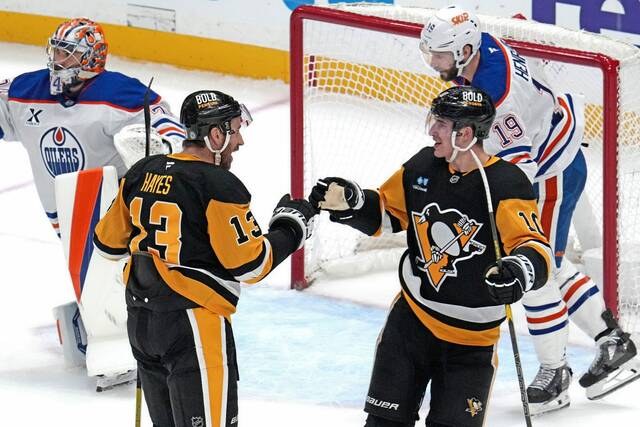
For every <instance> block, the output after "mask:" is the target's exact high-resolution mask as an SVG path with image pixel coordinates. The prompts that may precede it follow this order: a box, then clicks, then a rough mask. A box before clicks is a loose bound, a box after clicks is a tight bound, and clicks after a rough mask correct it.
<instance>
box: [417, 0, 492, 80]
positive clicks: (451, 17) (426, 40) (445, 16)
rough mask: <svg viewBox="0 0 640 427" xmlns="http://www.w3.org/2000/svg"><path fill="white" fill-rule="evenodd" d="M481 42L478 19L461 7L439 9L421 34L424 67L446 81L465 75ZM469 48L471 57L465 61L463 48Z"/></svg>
mask: <svg viewBox="0 0 640 427" xmlns="http://www.w3.org/2000/svg"><path fill="white" fill-rule="evenodd" d="M480 43H481V32H480V28H479V26H478V18H477V17H476V16H475V15H474V14H473V13H472V12H469V11H466V10H464V9H462V8H460V7H458V6H449V7H445V8H443V9H440V10H438V11H437V12H436V13H435V14H434V15H433V16H432V17H431V19H429V21H428V22H427V23H426V24H425V26H424V28H423V29H422V32H421V33H420V52H421V53H422V58H423V60H424V62H425V64H426V65H427V67H429V68H431V69H433V70H435V71H436V72H437V73H438V74H439V75H440V78H442V79H443V80H445V81H451V80H453V79H454V78H456V77H457V76H459V75H460V74H461V73H462V69H463V68H464V67H465V66H466V65H468V64H469V62H470V61H471V59H473V57H474V56H475V55H476V54H477V53H478V50H479V49H480ZM467 45H470V46H471V55H469V58H467V60H466V61H465V59H464V47H465V46H467Z"/></svg>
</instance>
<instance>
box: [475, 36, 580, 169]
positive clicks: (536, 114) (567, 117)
mask: <svg viewBox="0 0 640 427" xmlns="http://www.w3.org/2000/svg"><path fill="white" fill-rule="evenodd" d="M539 65H540V64H538V62H537V61H529V60H527V59H525V58H523V57H522V56H520V55H519V54H518V53H517V52H516V51H515V50H514V49H512V48H511V47H510V46H508V45H507V44H506V43H504V42H503V41H502V40H500V39H498V38H496V37H493V36H492V35H490V34H488V33H482V44H481V46H480V63H479V65H478V69H477V71H476V73H475V75H474V77H473V81H472V82H471V84H472V86H475V87H477V88H480V89H482V90H484V91H485V92H487V93H488V94H489V95H491V97H492V99H493V101H494V103H495V104H496V109H497V111H496V118H495V121H494V123H493V125H492V127H491V133H490V136H489V139H488V140H486V141H485V142H484V148H485V150H486V151H487V152H488V153H490V154H495V155H498V156H499V157H501V158H503V159H504V160H507V161H509V162H511V163H515V164H517V165H518V166H519V167H520V168H521V169H522V170H523V171H524V172H525V173H526V174H527V176H528V177H529V179H530V180H531V181H532V182H533V181H538V180H542V179H544V178H547V177H550V176H553V175H557V174H558V173H560V172H561V171H562V170H563V169H565V168H566V167H567V166H568V165H569V163H571V161H572V160H573V158H574V157H575V155H576V153H577V152H578V150H579V149H580V144H581V142H582V138H583V131H584V100H583V97H582V96H580V95H572V94H559V93H554V91H553V89H552V88H550V87H549V85H548V84H547V83H546V78H545V76H544V72H543V70H542V68H541V67H540V66H539Z"/></svg>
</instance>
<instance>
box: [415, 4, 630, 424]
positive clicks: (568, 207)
mask: <svg viewBox="0 0 640 427" xmlns="http://www.w3.org/2000/svg"><path fill="white" fill-rule="evenodd" d="M420 51H421V53H422V55H423V58H424V60H425V63H426V64H427V65H428V66H429V67H430V68H431V69H433V70H435V71H436V72H437V73H438V74H439V77H440V78H441V79H442V80H445V81H448V82H453V83H455V84H465V85H472V86H475V87H478V88H480V89H482V90H484V91H486V92H487V93H489V95H490V96H491V97H492V98H493V100H494V102H495V104H496V108H497V113H496V118H495V121H494V123H493V125H492V128H491V130H492V132H491V134H490V136H489V138H488V139H487V140H485V142H484V147H485V150H486V151H487V152H489V153H491V154H495V155H498V156H500V157H502V158H503V159H505V160H508V161H510V162H512V163H514V164H516V165H518V166H519V167H520V168H521V169H522V170H523V171H524V172H525V173H526V174H527V176H528V177H529V179H530V180H531V181H532V183H533V185H534V189H535V191H536V195H537V197H538V209H539V211H540V214H541V218H540V223H541V224H542V227H543V229H544V232H545V234H546V235H547V237H548V238H549V242H550V243H551V245H552V248H553V250H554V253H555V262H556V271H555V274H554V275H550V282H552V283H549V284H548V285H547V286H544V287H542V288H541V289H540V290H539V291H535V292H530V293H528V294H527V295H526V296H525V297H524V298H523V299H522V302H523V305H524V308H525V311H526V316H527V323H528V328H529V332H530V334H531V337H532V339H533V342H534V347H535V350H536V354H537V356H538V360H539V362H540V365H541V366H540V369H539V371H538V374H537V375H536V377H535V379H534V380H533V382H532V383H531V384H530V385H529V387H528V388H527V395H528V398H529V401H530V403H531V408H532V413H542V412H547V411H550V410H554V409H559V408H562V407H564V406H567V405H568V404H569V396H568V393H567V391H568V388H569V384H570V382H571V377H572V372H571V370H570V368H569V366H568V364H567V362H566V359H565V349H566V343H567V337H568V321H567V320H568V318H569V319H571V320H572V321H573V322H574V323H575V324H576V325H577V326H578V327H579V328H580V329H582V330H583V331H584V332H586V333H587V334H588V335H589V336H591V337H592V338H593V339H594V340H595V342H596V345H597V355H596V358H595V360H594V361H593V363H592V364H591V366H590V367H589V369H588V371H587V372H586V373H585V374H584V375H582V376H581V378H580V384H581V385H582V386H583V387H586V388H587V397H589V398H591V399H595V398H599V397H602V396H604V395H605V394H607V393H609V392H611V391H613V390H615V389H616V388H619V387H621V386H622V385H625V384H627V383H628V382H630V380H632V379H635V378H637V370H636V373H635V375H636V376H634V375H631V378H629V381H620V380H619V379H616V376H617V374H619V373H621V372H623V371H625V368H626V367H627V366H628V365H629V364H630V363H632V362H629V361H630V360H631V359H632V358H633V357H634V356H635V355H636V348H635V345H634V343H633V341H631V340H630V339H629V334H626V333H624V332H623V331H622V330H621V329H620V327H619V326H618V324H617V322H616V321H615V319H614V318H613V316H612V313H611V311H609V310H606V309H605V305H604V300H603V297H602V294H601V293H600V292H599V291H598V287H597V286H596V285H595V283H594V282H593V281H592V280H591V279H590V278H589V277H587V276H585V275H584V274H582V273H580V272H578V270H577V269H576V267H575V266H574V265H573V264H572V263H571V262H570V261H569V260H567V259H563V254H564V251H565V248H566V245H567V238H568V233H569V227H570V223H571V217H572V215H573V212H574V210H575V206H576V203H577V201H578V199H579V198H580V195H581V194H582V192H583V190H584V186H585V182H586V176H587V170H586V163H585V159H584V155H583V153H582V151H581V142H582V136H583V128H584V107H583V100H582V97H581V96H576V95H571V94H559V93H554V92H553V90H552V89H551V88H550V87H549V86H548V85H547V83H546V82H545V78H544V73H543V71H542V69H541V68H540V67H537V68H536V66H537V65H538V64H535V63H530V62H529V61H527V60H526V59H525V58H523V57H522V56H520V55H519V54H518V52H517V51H516V50H514V49H513V48H511V47H510V46H509V45H508V44H506V43H505V42H504V41H502V40H500V39H499V38H497V37H494V36H492V35H491V34H488V33H483V32H481V31H480V29H479V25H478V19H477V17H476V16H475V15H474V14H473V13H472V12H470V11H467V10H464V9H461V8H459V7H457V6H450V7H446V8H443V9H440V10H439V11H437V12H436V13H435V14H434V15H433V16H432V17H431V18H430V19H429V20H428V22H427V23H426V24H425V26H424V28H423V30H422V33H421V41H420ZM608 382H612V383H610V384H608V385H607V387H606V390H607V391H606V392H605V391H604V390H605V388H604V385H605V384H607V383H608Z"/></svg>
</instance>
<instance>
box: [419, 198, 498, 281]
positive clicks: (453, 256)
mask: <svg viewBox="0 0 640 427" xmlns="http://www.w3.org/2000/svg"><path fill="white" fill-rule="evenodd" d="M411 220H412V221H413V228H414V229H415V232H416V239H417V240H418V243H419V245H418V247H419V248H420V255H421V256H419V257H418V259H417V260H416V265H417V267H418V268H419V269H420V270H422V271H424V272H425V273H426V274H427V277H428V278H429V282H430V283H431V286H433V288H434V289H435V290H436V291H439V290H440V286H441V285H442V283H444V280H445V279H446V278H447V277H448V276H453V277H456V276H457V275H458V270H457V268H456V264H457V263H458V262H459V261H462V260H465V259H469V258H471V257H473V256H474V255H478V254H481V253H483V252H484V250H485V248H486V246H485V245H483V244H482V243H479V242H477V241H475V240H474V237H475V236H476V235H477V234H478V231H480V228H482V224H481V223H478V222H477V221H475V220H474V219H469V217H467V216H466V215H464V214H463V213H461V212H460V211H458V210H456V209H445V210H441V209H440V207H439V206H438V204H437V203H431V204H429V205H427V206H425V208H424V209H423V210H422V212H419V213H418V212H411Z"/></svg>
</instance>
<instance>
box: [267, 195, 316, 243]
mask: <svg viewBox="0 0 640 427" xmlns="http://www.w3.org/2000/svg"><path fill="white" fill-rule="evenodd" d="M317 213H318V211H317V210H316V209H315V208H314V207H313V206H312V205H311V203H309V202H308V201H306V200H304V199H291V196H289V194H285V195H284V196H282V198H281V199H280V201H279V202H278V204H277V205H276V208H275V209H274V210H273V215H272V216H271V221H269V228H270V229H271V228H277V227H286V228H289V229H290V230H292V231H293V232H294V234H295V236H296V240H297V242H298V243H297V247H296V249H300V248H301V247H302V245H303V244H304V241H305V240H306V239H308V238H309V237H311V235H312V233H313V224H314V217H315V215H316V214H317Z"/></svg>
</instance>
